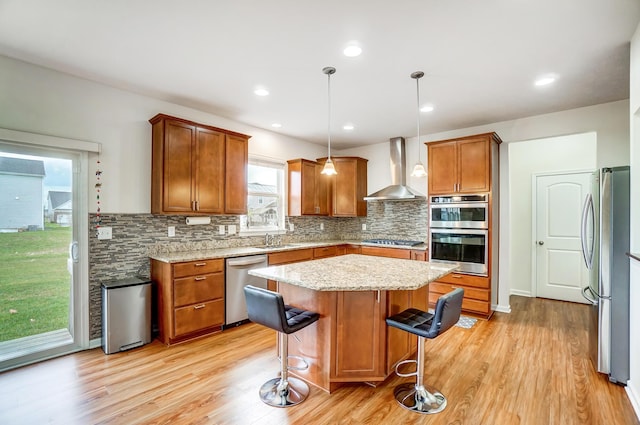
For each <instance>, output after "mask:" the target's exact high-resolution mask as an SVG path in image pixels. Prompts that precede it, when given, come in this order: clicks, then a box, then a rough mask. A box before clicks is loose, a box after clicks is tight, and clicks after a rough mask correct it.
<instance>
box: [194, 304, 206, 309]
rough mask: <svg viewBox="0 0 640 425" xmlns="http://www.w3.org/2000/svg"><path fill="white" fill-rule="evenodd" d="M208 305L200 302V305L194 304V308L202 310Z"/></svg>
mask: <svg viewBox="0 0 640 425" xmlns="http://www.w3.org/2000/svg"><path fill="white" fill-rule="evenodd" d="M205 307H206V306H205V305H204V304H198V305H194V306H193V309H194V310H200V309H201V308H205Z"/></svg>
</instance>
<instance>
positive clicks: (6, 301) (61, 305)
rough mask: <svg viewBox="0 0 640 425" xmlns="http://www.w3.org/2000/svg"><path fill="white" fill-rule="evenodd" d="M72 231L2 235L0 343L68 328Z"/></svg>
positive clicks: (51, 227)
mask: <svg viewBox="0 0 640 425" xmlns="http://www.w3.org/2000/svg"><path fill="white" fill-rule="evenodd" d="M70 241H71V228H70V227H60V226H58V225H55V224H46V226H45V230H44V231H36V232H20V233H0V342H2V341H9V340H12V339H16V338H21V337H24V336H30V335H36V334H39V333H43V332H49V331H54V330H58V329H66V328H67V327H68V325H69V300H70V297H69V291H70V288H71V276H70V275H69V273H68V272H67V256H68V246H69V243H70Z"/></svg>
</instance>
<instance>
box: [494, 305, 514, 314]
mask: <svg viewBox="0 0 640 425" xmlns="http://www.w3.org/2000/svg"><path fill="white" fill-rule="evenodd" d="M491 309H492V310H493V311H497V312H498V313H511V305H492V306H491Z"/></svg>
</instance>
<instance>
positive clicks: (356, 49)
mask: <svg viewBox="0 0 640 425" xmlns="http://www.w3.org/2000/svg"><path fill="white" fill-rule="evenodd" d="M342 53H344V55H345V56H348V57H350V58H354V57H356V56H360V53H362V48H361V47H360V46H359V45H358V43H357V42H355V41H352V42H350V43H349V44H348V45H347V47H345V48H344V50H343V51H342Z"/></svg>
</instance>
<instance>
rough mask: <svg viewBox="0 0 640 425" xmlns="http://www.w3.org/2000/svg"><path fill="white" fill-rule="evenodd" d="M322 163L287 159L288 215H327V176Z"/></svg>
mask: <svg viewBox="0 0 640 425" xmlns="http://www.w3.org/2000/svg"><path fill="white" fill-rule="evenodd" d="M320 171H322V165H320V164H319V163H317V162H315V161H309V160H308V159H292V160H290V161H287V176H288V177H287V178H288V181H287V187H288V191H289V193H288V195H289V202H288V208H289V216H292V217H295V216H301V215H329V198H328V186H329V176H324V175H322V174H320Z"/></svg>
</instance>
